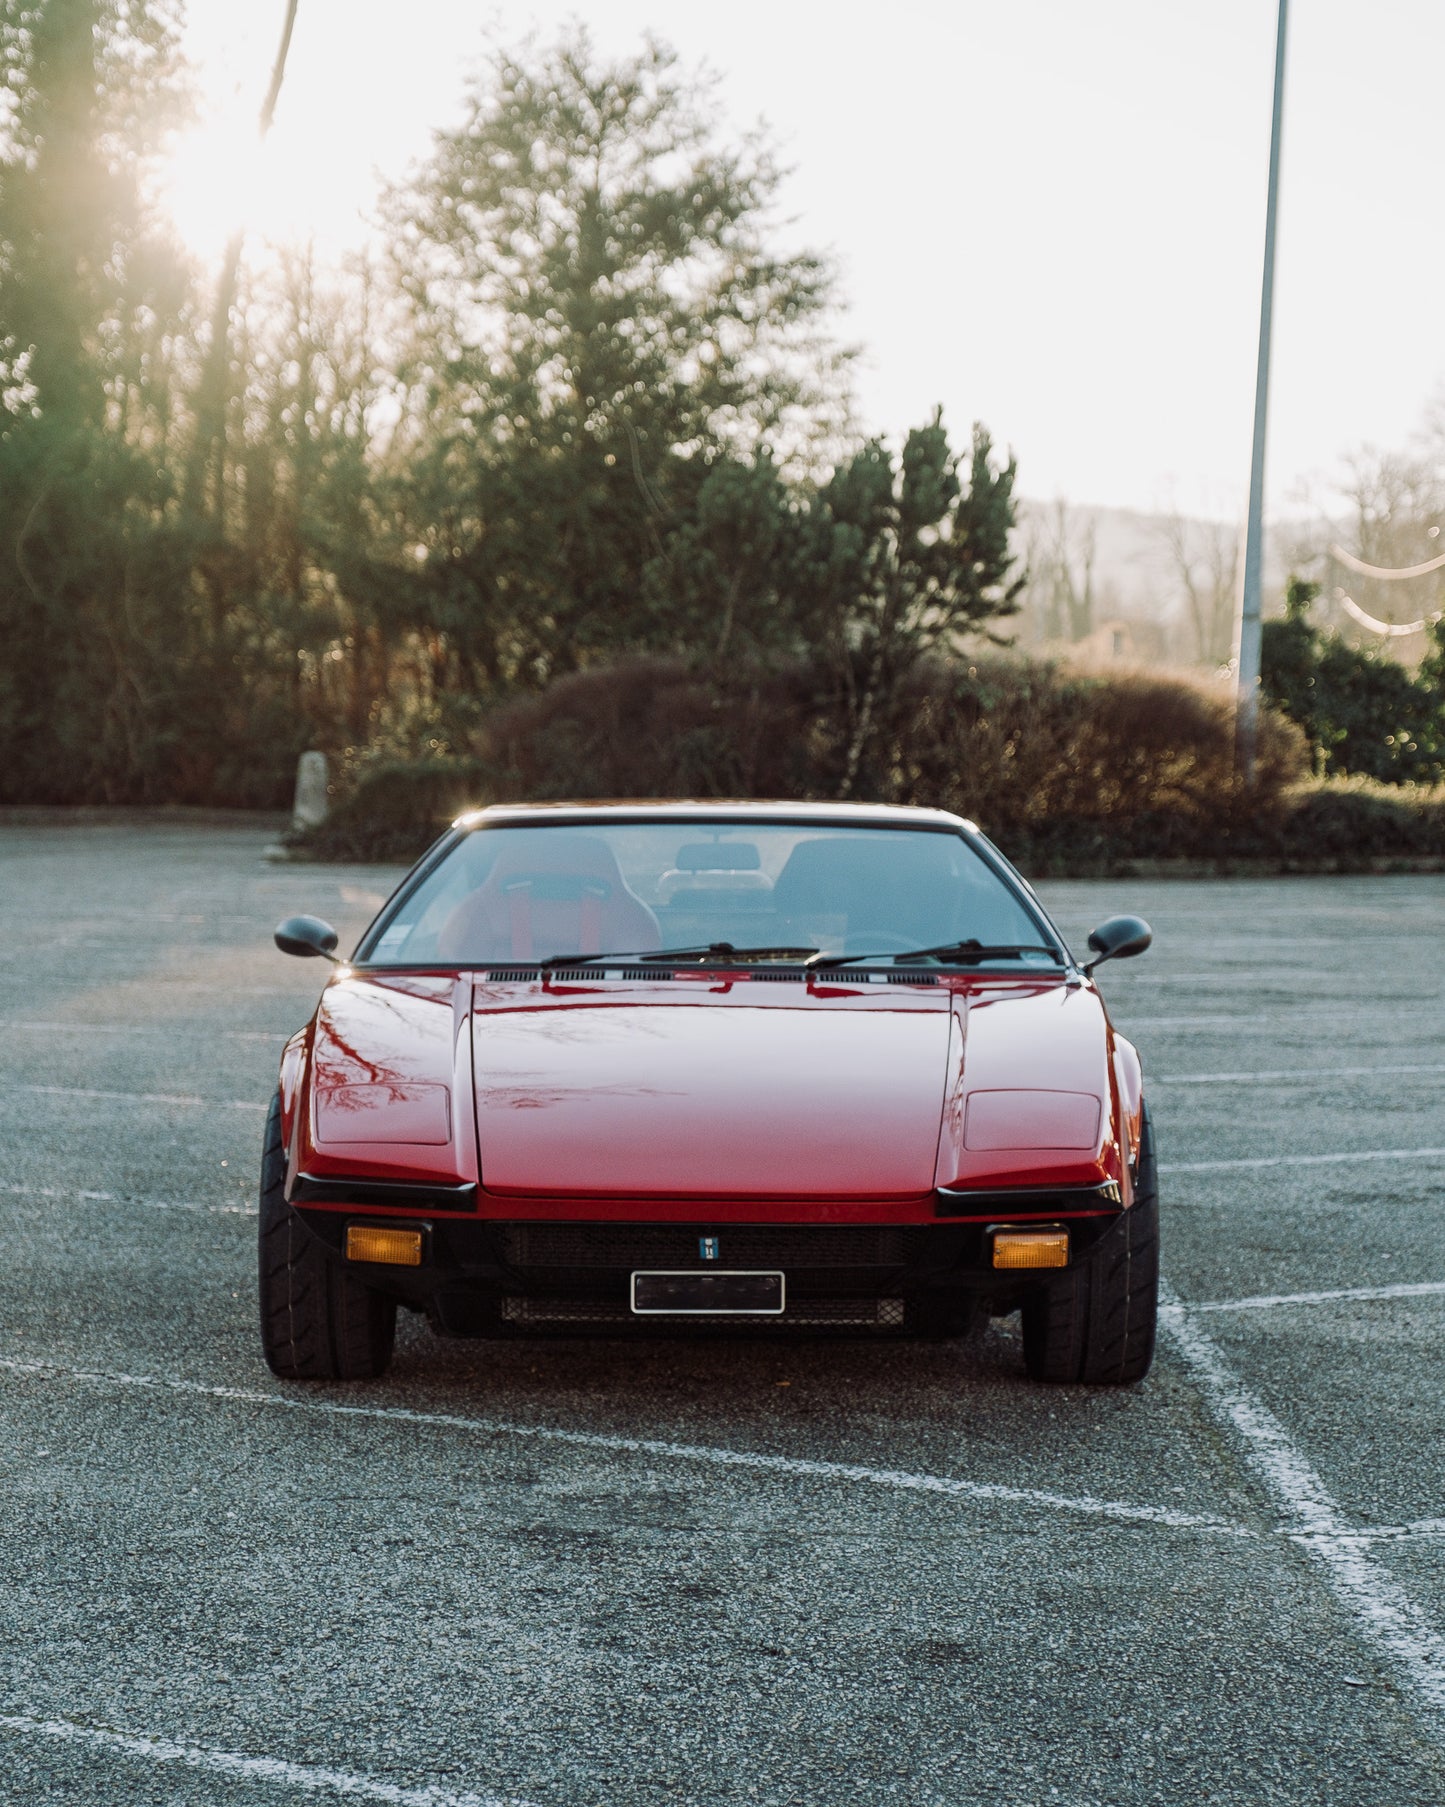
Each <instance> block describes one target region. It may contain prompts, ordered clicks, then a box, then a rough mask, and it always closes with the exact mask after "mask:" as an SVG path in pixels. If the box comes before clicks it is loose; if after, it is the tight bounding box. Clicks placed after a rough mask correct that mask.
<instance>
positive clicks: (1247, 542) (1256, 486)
mask: <svg viewBox="0 0 1445 1807" xmlns="http://www.w3.org/2000/svg"><path fill="white" fill-rule="evenodd" d="M1288 5H1289V0H1279V34H1278V37H1277V39H1276V42H1275V51H1274V117H1273V120H1272V122H1271V125H1270V133H1269V200H1268V203H1267V204H1266V207H1265V214H1264V285H1263V289H1262V291H1261V294H1260V302H1259V363H1258V365H1257V367H1256V370H1255V379H1254V452H1253V456H1252V458H1251V461H1250V467H1249V515H1248V521H1247V525H1246V528H1245V538H1244V586H1243V590H1242V592H1241V595H1240V604H1239V705H1238V710H1237V713H1236V715H1235V759H1236V763H1237V765H1238V768H1239V773H1240V776H1241V777H1242V778H1243V779H1244V782H1245V783H1246V784H1248V785H1252V784H1253V783H1254V769H1255V755H1256V752H1257V749H1258V745H1259V644H1260V573H1261V569H1262V567H1263V564H1264V439H1265V426H1266V423H1267V421H1268V418H1269V338H1270V327H1271V324H1272V320H1271V316H1272V315H1273V312H1274V228H1275V219H1276V216H1277V213H1278V210H1279V135H1280V122H1281V118H1282V116H1283V112H1284V43H1285V15H1286V12H1287V9H1288Z"/></svg>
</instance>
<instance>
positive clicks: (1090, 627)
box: [1025, 497, 1095, 644]
mask: <svg viewBox="0 0 1445 1807" xmlns="http://www.w3.org/2000/svg"><path fill="white" fill-rule="evenodd" d="M1025 556H1026V560H1027V566H1028V581H1027V589H1026V598H1027V601H1026V607H1027V609H1028V612H1029V615H1030V616H1031V618H1032V620H1033V623H1034V627H1035V631H1036V632H1037V633H1038V635H1039V637H1040V638H1041V639H1043V640H1054V641H1067V642H1069V643H1070V644H1077V643H1078V642H1079V641H1080V640H1084V639H1087V638H1088V636H1089V635H1090V634H1091V633H1092V632H1093V631H1094V604H1095V594H1094V559H1095V538H1094V522H1093V519H1092V518H1091V517H1089V516H1085V517H1084V519H1083V520H1082V522H1081V521H1080V519H1079V517H1078V515H1077V514H1070V512H1069V505H1068V503H1067V502H1065V501H1064V499H1063V498H1062V497H1059V498H1058V499H1057V500H1056V501H1055V502H1054V503H1053V504H1052V505H1051V507H1050V509H1049V512H1048V514H1047V515H1045V516H1044V517H1043V518H1042V519H1038V520H1035V521H1034V522H1033V523H1032V524H1031V526H1030V529H1029V532H1028V536H1027V540H1026V554H1025Z"/></svg>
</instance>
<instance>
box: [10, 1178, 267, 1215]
mask: <svg viewBox="0 0 1445 1807" xmlns="http://www.w3.org/2000/svg"><path fill="white" fill-rule="evenodd" d="M0 1193H4V1194H9V1195H10V1196H11V1197H14V1198H46V1199H65V1200H67V1201H73V1202H76V1203H79V1204H82V1205H135V1206H137V1207H138V1208H140V1209H142V1210H145V1211H193V1212H196V1213H198V1214H201V1215H209V1216H213V1217H255V1216H257V1215H258V1207H257V1206H255V1205H203V1204H199V1203H196V1202H195V1201H193V1200H189V1199H179V1198H129V1197H126V1196H125V1195H124V1194H122V1193H118V1192H91V1191H89V1190H87V1189H86V1188H84V1187H69V1188H67V1187H62V1186H23V1185H21V1184H20V1183H19V1182H18V1181H16V1180H0Z"/></svg>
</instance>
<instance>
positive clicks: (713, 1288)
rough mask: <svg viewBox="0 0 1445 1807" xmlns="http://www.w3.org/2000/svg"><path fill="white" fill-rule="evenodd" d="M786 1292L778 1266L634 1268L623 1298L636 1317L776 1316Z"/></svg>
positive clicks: (783, 1303) (785, 1284) (785, 1302)
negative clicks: (709, 1269)
mask: <svg viewBox="0 0 1445 1807" xmlns="http://www.w3.org/2000/svg"><path fill="white" fill-rule="evenodd" d="M639 1282H641V1285H640V1286H639ZM787 1291H788V1283H787V1276H786V1274H784V1273H783V1272H782V1270H781V1269H779V1268H762V1269H754V1268H722V1269H720V1270H717V1271H715V1272H712V1273H700V1272H699V1271H698V1270H697V1269H696V1268H695V1267H694V1268H637V1269H635V1270H634V1271H633V1275H632V1284H631V1288H630V1290H629V1295H628V1296H629V1298H630V1300H631V1304H632V1312H633V1315H634V1317H639V1318H780V1317H781V1316H782V1315H783V1312H784V1310H785V1308H786V1306H787Z"/></svg>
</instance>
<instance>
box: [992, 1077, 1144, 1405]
mask: <svg viewBox="0 0 1445 1807" xmlns="http://www.w3.org/2000/svg"><path fill="white" fill-rule="evenodd" d="M1158 1319H1159V1180H1158V1175H1157V1172H1156V1168H1155V1161H1154V1135H1153V1131H1152V1129H1151V1128H1150V1125H1149V1114H1148V1110H1147V1108H1146V1110H1145V1113H1144V1124H1143V1130H1142V1132H1141V1135H1140V1141H1139V1171H1138V1176H1137V1178H1136V1180H1135V1189H1134V1203H1133V1204H1132V1205H1131V1206H1130V1208H1129V1209H1128V1210H1127V1211H1125V1212H1124V1213H1122V1215H1121V1216H1120V1217H1119V1219H1118V1221H1117V1222H1116V1223H1114V1224H1113V1225H1112V1226H1111V1227H1110V1229H1109V1232H1108V1234H1107V1235H1106V1236H1104V1237H1103V1238H1102V1239H1101V1240H1100V1241H1099V1242H1098V1243H1097V1244H1096V1245H1095V1247H1094V1249H1093V1250H1092V1252H1091V1253H1090V1255H1089V1258H1088V1260H1087V1261H1083V1262H1081V1263H1080V1264H1079V1266H1078V1267H1076V1268H1070V1269H1069V1271H1068V1272H1067V1273H1063V1274H1059V1275H1057V1276H1055V1278H1053V1279H1052V1280H1047V1281H1045V1282H1044V1283H1043V1284H1042V1285H1040V1286H1038V1287H1037V1288H1035V1290H1034V1291H1033V1292H1031V1293H1030V1294H1029V1296H1028V1297H1027V1298H1026V1299H1025V1300H1024V1305H1023V1332H1024V1366H1025V1367H1026V1368H1027V1369H1028V1371H1029V1374H1030V1376H1031V1377H1032V1378H1033V1379H1034V1380H1053V1381H1066V1382H1068V1381H1072V1382H1075V1383H1078V1384H1081V1385H1083V1386H1091V1387H1122V1386H1127V1385H1128V1384H1129V1383H1130V1382H1131V1381H1135V1380H1143V1378H1144V1376H1145V1375H1146V1374H1147V1373H1148V1372H1149V1365H1150V1363H1151V1362H1152V1361H1153V1360H1154V1336H1155V1330H1156V1327H1157V1324H1158Z"/></svg>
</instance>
